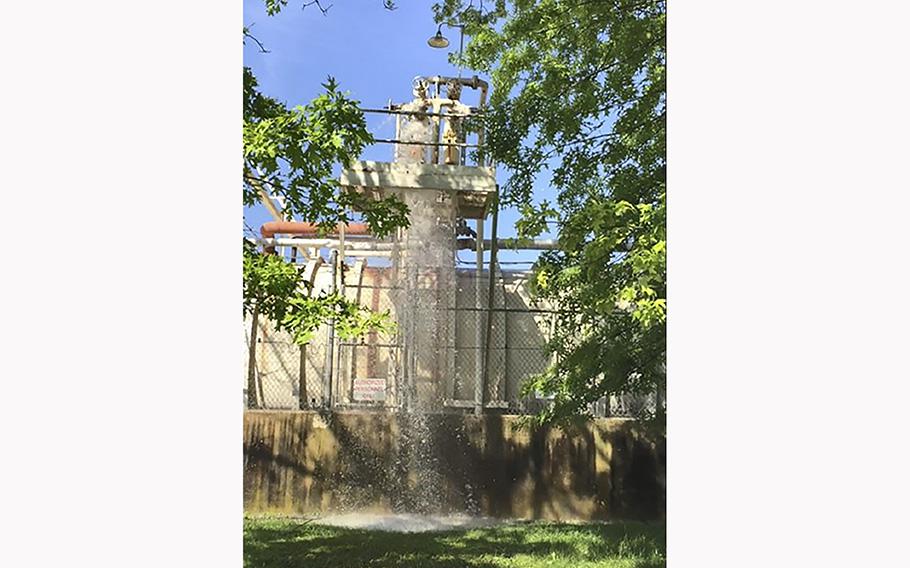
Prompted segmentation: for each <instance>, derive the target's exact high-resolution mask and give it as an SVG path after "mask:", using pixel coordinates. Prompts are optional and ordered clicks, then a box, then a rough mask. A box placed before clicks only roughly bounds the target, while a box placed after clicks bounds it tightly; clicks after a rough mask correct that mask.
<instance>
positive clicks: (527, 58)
mask: <svg viewBox="0 0 910 568" xmlns="http://www.w3.org/2000/svg"><path fill="white" fill-rule="evenodd" d="M491 4H492V7H490V8H489V9H487V10H486V11H484V8H483V4H481V5H480V7H475V6H474V3H473V2H471V3H470V4H468V6H467V8H465V6H464V3H463V2H462V1H461V0H445V1H444V2H443V3H441V4H437V5H436V6H434V11H435V16H436V19H437V21H439V22H442V21H450V20H451V19H452V18H458V19H459V20H461V23H463V24H465V26H466V27H465V33H466V34H467V35H469V36H471V40H470V41H469V43H468V45H467V46H466V47H465V52H464V60H463V63H464V64H465V65H467V66H468V67H470V68H472V69H474V70H477V71H480V72H483V73H487V74H489V75H490V77H491V83H492V96H491V100H490V108H489V111H488V112H487V113H486V115H485V118H484V126H485V129H486V133H487V135H486V141H485V144H486V148H485V151H486V152H488V153H490V155H492V157H493V158H494V159H495V160H496V161H497V162H498V163H499V164H500V165H501V166H504V168H505V169H506V170H507V171H508V173H509V180H508V182H507V183H506V184H505V185H504V186H503V188H502V195H501V203H502V204H503V205H505V206H514V207H517V208H518V209H519V211H520V213H521V219H520V220H519V221H518V223H517V224H516V228H517V229H518V233H519V236H520V237H533V236H537V235H539V234H540V233H542V232H543V231H544V230H545V229H546V227H547V221H552V222H555V227H556V232H557V236H558V242H559V250H556V251H550V252H547V253H545V254H543V255H541V257H540V259H539V260H538V262H537V263H536V265H535V267H534V271H535V278H534V279H533V286H532V289H533V293H534V295H535V297H537V298H541V299H547V300H550V301H553V302H554V303H555V304H556V305H557V306H558V307H559V310H560V312H559V315H558V318H557V324H556V328H555V334H554V337H553V338H552V340H551V341H550V344H549V346H548V347H549V349H550V350H551V351H552V352H554V353H555V354H556V363H555V364H554V365H553V366H552V367H551V368H550V369H549V370H548V371H547V372H546V373H544V374H542V375H540V376H538V377H535V378H534V379H533V380H531V381H530V382H528V383H527V384H526V385H525V388H526V390H527V392H531V391H538V392H543V393H547V394H550V395H553V397H554V402H553V404H552V405H551V406H550V407H549V408H548V409H547V410H545V411H544V412H543V413H542V414H541V415H540V416H539V417H538V420H540V421H560V420H566V419H569V418H570V417H573V416H576V415H579V414H585V413H586V412H587V409H588V408H589V405H590V403H592V402H594V401H596V400H598V399H600V398H601V397H603V396H605V395H609V394H615V393H620V392H639V393H642V392H653V391H654V390H655V389H658V390H661V389H663V388H664V384H665V365H664V362H665V357H666V355H665V354H666V336H665V329H666V157H665V154H666V73H665V71H666V41H665V31H666V2H665V1H664V0H660V1H655V0H514V1H511V2H506V1H505V0H496V1H495V2H493V3H491ZM547 170H548V171H549V174H550V176H549V180H550V184H551V186H552V188H553V191H554V193H555V203H550V201H549V200H540V201H537V200H535V199H534V196H533V193H532V190H531V186H532V182H533V181H534V180H535V179H536V178H538V176H541V175H543V174H544V172H545V171H547ZM659 412H660V411H659Z"/></svg>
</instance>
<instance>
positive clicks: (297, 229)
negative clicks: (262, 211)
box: [259, 221, 370, 253]
mask: <svg viewBox="0 0 910 568" xmlns="http://www.w3.org/2000/svg"><path fill="white" fill-rule="evenodd" d="M342 230H344V234H345V235H363V236H365V235H369V234H370V227H369V225H367V224H366V223H348V224H345V225H343V224H341V223H339V224H338V225H336V226H335V230H334V231H329V233H328V234H329V235H337V234H339V233H340V232H341V231H342ZM318 232H319V226H318V225H316V224H314V223H300V222H296V221H269V222H267V223H263V224H262V227H260V229H259V233H260V234H261V235H262V238H263V239H271V238H274V237H275V235H276V234H283V235H316V234H318ZM265 252H267V253H274V252H275V247H274V246H267V247H265Z"/></svg>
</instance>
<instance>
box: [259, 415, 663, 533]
mask: <svg viewBox="0 0 910 568" xmlns="http://www.w3.org/2000/svg"><path fill="white" fill-rule="evenodd" d="M404 428H406V419H405V418H404V417H402V416H398V415H395V414H389V413H371V412H337V413H332V414H325V415H320V414H317V413H315V412H289V411H248V412H247V413H246V414H245V415H244V440H243V450H244V507H245V510H246V511H247V512H249V513H266V512H268V513H282V514H303V515H307V514H318V513H326V512H333V511H351V510H364V511H407V510H412V509H413V508H414V507H415V506H416V505H417V504H416V503H414V502H411V501H412V500H413V497H412V496H413V495H414V494H415V484H419V483H421V480H426V479H434V480H435V481H434V482H433V483H434V484H438V485H439V486H438V487H435V488H431V489H432V491H433V492H434V494H436V495H437V496H438V502H439V506H438V509H439V511H438V512H463V511H466V512H471V513H477V514H482V515H489V516H496V517H510V518H527V519H563V520H565V519H611V518H612V519H659V518H662V517H663V515H664V510H665V509H664V507H665V492H664V488H665V484H664V481H663V480H664V472H665V464H666V461H665V460H666V458H665V453H664V446H665V444H664V442H663V441H662V440H661V439H654V438H652V437H651V436H649V435H648V434H647V433H646V432H645V431H644V430H643V429H642V428H641V427H639V426H638V425H637V424H636V423H634V422H631V421H626V420H620V419H598V420H595V421H590V422H587V423H584V424H583V425H580V426H577V427H573V428H570V429H538V430H536V431H533V432H532V431H529V430H527V429H523V428H520V427H519V425H518V417H515V416H502V415H500V416H493V415H485V416H471V415H460V414H436V415H430V416H428V417H427V429H426V432H427V433H428V439H423V440H419V439H418V440H412V439H410V438H411V437H409V436H407V435H406V432H405V431H404V430H403V429H404ZM412 444H419V445H420V449H421V452H422V453H421V456H422V460H423V462H424V463H425V464H426V466H427V467H428V468H430V469H432V470H433V471H432V473H433V475H431V476H420V475H417V476H415V475H414V472H413V471H410V470H409V468H408V466H407V464H408V461H409V460H408V459H407V455H406V454H407V453H408V452H409V451H413V448H409V445H412ZM427 452H429V453H427ZM423 489H426V488H423Z"/></svg>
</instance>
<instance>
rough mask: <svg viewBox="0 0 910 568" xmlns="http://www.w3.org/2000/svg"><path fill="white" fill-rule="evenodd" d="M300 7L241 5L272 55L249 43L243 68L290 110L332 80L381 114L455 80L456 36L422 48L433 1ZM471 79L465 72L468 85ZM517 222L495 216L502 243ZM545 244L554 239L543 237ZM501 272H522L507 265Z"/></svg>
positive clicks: (449, 32) (382, 129) (375, 153)
mask: <svg viewBox="0 0 910 568" xmlns="http://www.w3.org/2000/svg"><path fill="white" fill-rule="evenodd" d="M330 1H331V0H330ZM329 3H330V2H324V3H323V5H324V6H328V5H329ZM302 4H303V2H302V1H301V0H296V1H295V0H290V2H289V4H288V6H287V7H285V8H284V10H282V12H281V13H279V14H278V15H276V16H268V15H266V13H265V7H264V6H265V3H264V2H263V0H244V17H243V22H244V25H246V26H248V27H250V33H251V34H253V35H254V36H255V37H256V38H257V39H258V40H259V41H261V42H262V43H263V44H264V45H265V47H266V49H268V50H269V53H261V52H260V51H259V48H258V47H257V46H256V44H255V43H254V42H252V41H247V42H246V46H245V47H244V64H245V65H247V66H249V67H251V68H252V69H253V72H254V73H255V75H256V77H257V79H258V81H259V85H260V88H261V90H262V92H263V93H264V94H266V95H269V96H271V97H274V98H276V99H278V100H281V101H283V102H285V103H287V104H289V105H291V106H293V105H297V104H305V103H306V102H308V101H309V100H311V99H313V98H314V97H316V96H317V95H318V94H319V93H320V92H322V90H323V89H322V86H321V85H322V83H323V82H324V81H325V79H326V77H328V76H329V75H331V76H333V77H335V79H336V80H337V81H338V83H339V85H340V86H341V88H342V89H343V90H345V91H349V92H350V94H351V96H353V97H354V98H355V99H357V100H359V101H360V102H361V105H362V106H363V107H366V108H378V107H383V106H385V105H386V104H387V103H388V101H389V99H390V98H391V99H392V102H397V103H400V102H407V101H409V100H410V99H411V98H412V97H411V81H412V80H413V78H414V77H415V76H418V75H435V74H451V75H454V74H456V73H457V72H458V69H457V68H455V67H454V66H452V65H450V64H449V63H448V53H449V51H457V50H458V34H459V32H458V30H457V29H447V28H445V27H443V34H444V35H445V36H446V37H448V38H449V40H450V45H449V48H448V49H433V48H431V47H429V46H428V45H427V38H429V37H430V36H432V35H433V34H434V33H435V32H436V24H435V23H434V22H433V16H432V10H431V6H432V4H433V2H432V1H431V0H427V1H423V2H421V1H413V0H400V1H399V2H397V4H398V9H397V10H394V11H388V10H385V9H384V8H383V7H382V3H381V1H380V0H335V2H334V4H332V7H331V8H330V9H329V11H328V14H327V15H325V16H324V15H323V14H322V13H321V12H320V11H319V10H318V9H317V8H316V6H310V7H307V8H305V9H301V7H300V6H301V5H302ZM466 41H467V39H466ZM472 74H473V73H472V72H470V71H465V72H464V76H467V77H469V76H471V75H472ZM483 78H486V77H483ZM466 95H467V93H466ZM473 100H474V99H473V98H470V99H468V100H467V102H472V101H473ZM367 121H368V125H369V127H370V130H371V132H372V133H373V135H374V136H376V137H382V138H393V137H394V130H393V129H394V124H393V123H392V122H391V121H390V120H389V117H387V116H385V115H376V114H368V115H367ZM391 155H392V149H391V146H390V145H388V144H378V145H375V146H373V147H371V148H368V149H367V150H366V151H365V152H364V154H363V156H362V158H363V159H369V160H383V161H388V160H391ZM504 174H505V172H503V171H502V170H501V168H500V171H498V172H497V177H498V179H499V183H500V185H502V184H503V183H504V182H505V181H506V176H505V175H504ZM544 177H546V176H544ZM545 181H546V180H538V183H537V184H535V195H537V196H538V197H546V196H547V193H551V192H549V191H548V190H547V188H546V185H545V183H541V182H545ZM550 199H551V201H552V195H551V196H550ZM244 218H245V220H246V222H247V223H248V224H249V225H251V226H252V227H253V228H254V229H256V230H257V231H258V229H259V226H260V225H262V223H264V222H266V221H269V220H271V217H270V216H269V214H268V212H267V211H265V208H264V207H262V206H261V205H257V206H256V207H253V208H246V209H245V210H244ZM517 218H518V214H517V212H516V211H514V210H503V211H501V212H500V217H499V235H500V237H509V236H515V227H514V223H515V220H516V219H517ZM472 224H473V223H472ZM485 234H486V236H487V237H488V238H489V235H490V234H491V228H490V218H489V217H488V218H487V221H486V227H485ZM549 236H552V235H543V237H549ZM536 254H537V253H533V252H528V251H522V252H512V251H501V253H500V256H499V260H500V261H502V262H504V263H505V262H509V261H516V260H528V259H533V258H534V257H536ZM461 258H462V259H464V260H468V259H473V255H472V254H468V253H467V252H466V251H465V252H462V253H461ZM503 268H504V269H508V268H519V266H512V265H508V264H505V265H504V266H503Z"/></svg>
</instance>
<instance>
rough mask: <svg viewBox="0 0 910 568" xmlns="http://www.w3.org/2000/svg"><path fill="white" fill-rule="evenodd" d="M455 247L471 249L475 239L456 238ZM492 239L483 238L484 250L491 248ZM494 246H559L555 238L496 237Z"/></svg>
mask: <svg viewBox="0 0 910 568" xmlns="http://www.w3.org/2000/svg"><path fill="white" fill-rule="evenodd" d="M455 243H456V247H455V248H457V249H460V250H462V249H473V248H475V247H476V246H477V245H476V241H475V240H474V239H457V240H456V241H455ZM492 246H493V241H492V240H491V239H484V241H483V248H484V250H490V249H492ZM496 247H497V248H498V249H500V250H554V249H557V248H559V246H558V244H557V241H556V239H496Z"/></svg>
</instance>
